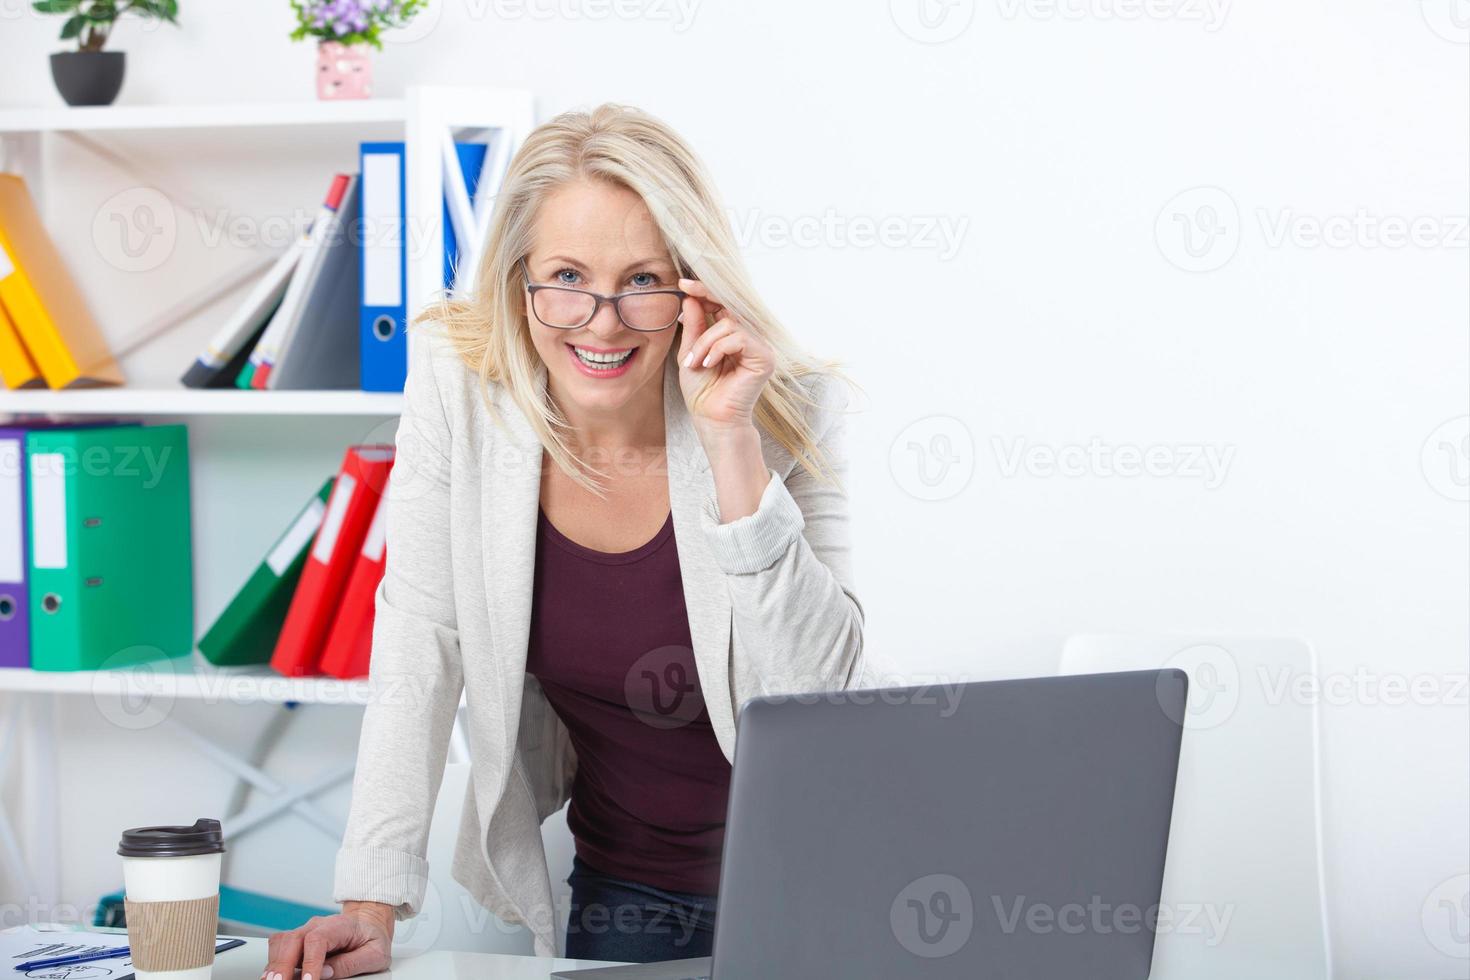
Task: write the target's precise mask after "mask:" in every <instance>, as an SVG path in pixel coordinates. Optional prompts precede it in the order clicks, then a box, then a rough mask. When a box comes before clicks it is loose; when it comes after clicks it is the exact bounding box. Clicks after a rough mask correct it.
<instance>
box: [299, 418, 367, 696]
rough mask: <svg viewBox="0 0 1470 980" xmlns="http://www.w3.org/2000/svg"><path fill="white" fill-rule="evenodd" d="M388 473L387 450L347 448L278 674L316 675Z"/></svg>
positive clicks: (301, 584) (308, 559)
mask: <svg viewBox="0 0 1470 980" xmlns="http://www.w3.org/2000/svg"><path fill="white" fill-rule="evenodd" d="M392 467H393V447H392V446H391V445H371V446H351V447H349V448H348V450H347V455H346V456H345V457H344V458H343V460H342V469H341V471H340V472H338V474H337V482H336V483H335V484H334V485H333V486H332V495H331V496H330V497H329V498H327V512H326V514H325V515H324V516H323V517H322V526H321V527H320V528H319V529H318V530H317V532H316V537H315V538H314V539H313V540H312V543H311V553H310V554H308V555H307V556H306V565H305V567H304V568H302V570H301V578H300V580H299V581H298V582H297V583H296V592H295V594H293V595H292V597H291V608H290V609H289V610H287V612H286V621H285V623H284V624H283V625H282V626H281V633H280V635H279V636H278V637H277V638H276V649H275V652H274V653H273V654H272V655H271V666H272V667H274V668H275V669H276V670H277V671H278V672H279V673H282V674H285V675H287V676H288V677H301V676H304V675H307V674H316V673H319V672H320V668H319V666H318V663H319V661H320V659H321V652H322V643H323V642H324V641H325V640H326V638H327V631H328V629H330V628H331V625H332V617H333V615H334V614H335V613H336V611H337V604H338V601H339V600H340V599H341V598H342V593H343V591H345V589H346V588H347V579H348V576H349V575H350V574H351V572H352V567H353V565H355V564H356V563H357V555H358V552H359V551H360V550H361V549H362V540H363V537H364V536H365V535H366V534H367V529H368V524H369V523H370V522H371V521H372V519H373V514H374V513H375V512H376V511H377V509H378V499H379V498H380V497H381V496H382V493H383V488H384V486H385V485H386V484H387V482H388V472H389V470H391V469H392Z"/></svg>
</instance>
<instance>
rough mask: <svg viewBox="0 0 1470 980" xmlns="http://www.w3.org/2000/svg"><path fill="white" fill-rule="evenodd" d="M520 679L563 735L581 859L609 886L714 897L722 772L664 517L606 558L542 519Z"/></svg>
mask: <svg viewBox="0 0 1470 980" xmlns="http://www.w3.org/2000/svg"><path fill="white" fill-rule="evenodd" d="M526 670H527V671H528V672H529V673H531V674H532V675H534V676H535V677H536V679H537V680H538V681H540V682H541V687H542V690H543V691H545V693H546V699H547V701H549V702H550V703H551V706H552V708H553V709H555V711H556V713H557V715H558V716H559V717H560V718H561V720H562V723H563V724H565V725H566V726H567V731H568V732H569V733H570V735H571V740H572V745H573V747H574V748H575V749H576V750H577V775H576V778H575V779H574V781H573V783H572V799H571V806H570V809H569V810H568V811H567V823H568V825H569V826H570V827H571V830H572V836H573V837H574V838H575V840H576V847H577V856H578V857H580V858H581V859H582V860H583V861H586V862H587V863H588V864H589V865H591V866H592V867H593V868H595V869H597V870H599V871H602V872H604V873H606V874H609V875H613V876H615V877H618V878H625V879H627V880H629V881H636V882H641V883H643V884H646V885H652V886H654V887H655V888H664V889H667V890H669V891H676V892H688V893H692V894H695V895H714V894H715V893H716V891H717V890H718V887H717V886H718V882H719V873H720V847H721V844H722V843H723V841H724V836H725V800H726V797H727V796H728V794H729V790H730V764H729V762H728V761H726V759H725V755H724V753H723V752H722V751H720V745H719V742H718V741H717V740H716V738H715V733H714V728H713V727H712V726H711V725H710V720H709V712H708V711H706V710H705V706H704V697H703V695H702V694H701V692H700V689H699V675H698V674H697V673H696V671H695V667H694V652H693V650H692V648H691V640H690V635H689V615H688V612H687V611H686V609H685V607H684V587H683V581H682V579H681V578H680V575H679V552H678V549H677V547H676V546H675V543H674V519H673V515H672V514H670V515H669V518H668V519H667V520H666V521H664V526H663V527H662V528H660V529H659V532H658V533H657V534H655V535H654V537H653V540H651V541H649V542H648V543H647V544H644V545H643V546H641V547H639V548H635V549H633V550H632V551H624V552H618V553H616V554H610V553H607V552H602V551H595V550H593V549H591V548H587V547H584V546H583V545H580V544H577V543H576V542H575V541H573V540H571V539H570V538H568V537H566V536H565V535H563V534H562V533H561V532H560V531H558V530H557V529H556V528H555V527H554V526H553V525H552V523H551V521H550V520H548V519H547V517H546V514H545V513H544V512H542V513H541V514H540V515H539V517H538V518H537V530H536V571H535V589H534V592H533V598H532V600H531V636H530V645H529V648H528V650H527V654H526Z"/></svg>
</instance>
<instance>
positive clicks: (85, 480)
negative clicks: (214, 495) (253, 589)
mask: <svg viewBox="0 0 1470 980" xmlns="http://www.w3.org/2000/svg"><path fill="white" fill-rule="evenodd" d="M26 453H27V456H28V457H29V460H30V466H29V471H28V473H27V480H28V489H29V494H28V497H29V501H28V503H29V519H30V535H31V548H30V552H31V553H30V561H29V566H30V567H29V572H30V614H31V666H32V667H34V668H36V669H37V670H96V669H100V668H114V667H125V666H128V665H130V664H135V663H140V662H142V661H146V660H158V659H162V658H166V657H182V656H187V655H188V654H189V653H190V652H191V651H192V650H193V646H194V643H193V640H194V592H193V564H192V561H191V556H190V551H191V548H190V533H189V436H188V429H187V428H186V427H185V426H182V425H147V426H145V425H134V424H126V425H108V426H98V427H88V428H75V429H56V430H45V429H42V430H38V431H35V432H30V433H27V434H26Z"/></svg>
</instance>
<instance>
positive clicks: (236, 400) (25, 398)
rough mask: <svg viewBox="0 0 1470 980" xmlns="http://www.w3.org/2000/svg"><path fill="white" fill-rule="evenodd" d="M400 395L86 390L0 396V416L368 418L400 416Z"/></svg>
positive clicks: (28, 391) (2, 393) (36, 390)
mask: <svg viewBox="0 0 1470 980" xmlns="http://www.w3.org/2000/svg"><path fill="white" fill-rule="evenodd" d="M402 407H403V395H402V394H401V393H398V392H377V391H239V390H235V391H231V390H229V389H225V388H220V389H198V388H156V389H148V388H126V387H124V388H88V389H80V390H74V391H72V390H67V391H53V390H50V389H45V388H31V389H23V390H19V391H0V413H35V414H48V415H187V416H194V415H247V416H253V415H368V416H393V415H397V414H399V413H400V412H401V411H402Z"/></svg>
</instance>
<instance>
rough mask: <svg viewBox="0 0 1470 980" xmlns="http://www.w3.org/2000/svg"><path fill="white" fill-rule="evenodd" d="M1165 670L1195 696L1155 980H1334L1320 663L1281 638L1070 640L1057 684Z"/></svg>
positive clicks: (1177, 797) (1188, 724)
mask: <svg viewBox="0 0 1470 980" xmlns="http://www.w3.org/2000/svg"><path fill="white" fill-rule="evenodd" d="M1161 667H1178V668H1180V669H1182V670H1184V671H1185V672H1186V673H1188V674H1189V681H1190V689H1189V701H1188V708H1187V711H1186V716H1185V718H1184V719H1183V723H1184V728H1185V731H1184V740H1183V745H1182V747H1181V750H1180V759H1179V778H1178V782H1177V788H1176V791H1175V797H1174V816H1173V821H1172V825H1171V829H1170V834H1169V849H1168V858H1167V860H1166V862H1165V868H1164V891H1163V898H1162V901H1161V906H1162V908H1163V910H1164V911H1165V913H1166V914H1168V915H1169V919H1168V920H1161V923H1160V929H1159V932H1158V937H1157V942H1156V944H1155V947H1154V961H1153V962H1154V965H1153V973H1152V976H1153V978H1154V980H1241V978H1244V977H1249V978H1251V980H1327V978H1328V977H1330V976H1331V973H1332V966H1331V946H1330V943H1329V939H1328V931H1327V906H1326V894H1325V887H1324V882H1323V877H1322V853H1321V850H1322V830H1321V805H1320V798H1319V788H1318V787H1319V776H1320V762H1319V741H1320V739H1319V721H1318V711H1317V699H1316V698H1314V697H1311V696H1309V695H1310V688H1309V687H1307V685H1308V684H1310V683H1315V681H1316V667H1317V663H1316V655H1315V653H1314V652H1313V650H1312V648H1311V647H1310V646H1309V645H1308V644H1306V643H1304V642H1302V641H1300V640H1296V639H1289V638H1284V637H1283V638H1278V637H1254V638H1228V639H1227V638H1206V637H1187V636H1184V637H1169V636H1090V635H1089V636H1073V637H1071V638H1069V639H1068V640H1067V643H1066V646H1065V649H1064V650H1063V653H1062V661H1061V668H1060V672H1061V673H1063V674H1091V673H1109V672H1114V671H1120V670H1150V669H1155V668H1161ZM1304 679H1305V680H1304ZM1297 685H1301V686H1300V687H1298V686H1297ZM1304 690H1305V691H1307V695H1306V696H1304V695H1303V694H1302V692H1303V691H1304Z"/></svg>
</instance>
